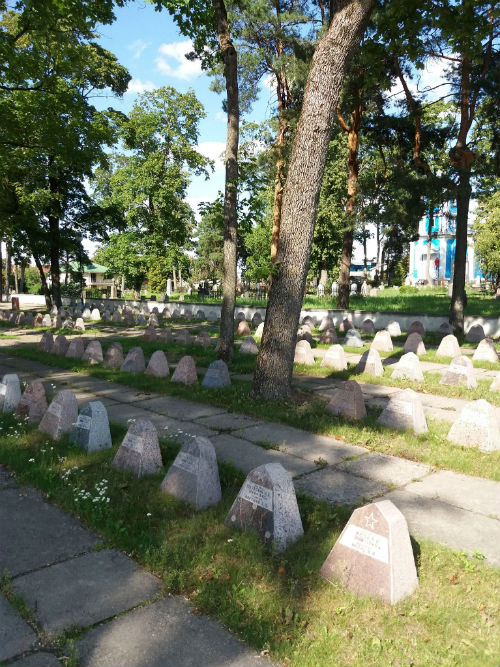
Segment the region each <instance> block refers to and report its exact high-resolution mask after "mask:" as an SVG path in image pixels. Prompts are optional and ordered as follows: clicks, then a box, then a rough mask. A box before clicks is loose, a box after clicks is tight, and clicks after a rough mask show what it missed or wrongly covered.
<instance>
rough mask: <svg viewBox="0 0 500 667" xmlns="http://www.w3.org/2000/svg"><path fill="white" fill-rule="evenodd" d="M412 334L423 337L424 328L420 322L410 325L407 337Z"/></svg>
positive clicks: (416, 321)
mask: <svg viewBox="0 0 500 667" xmlns="http://www.w3.org/2000/svg"><path fill="white" fill-rule="evenodd" d="M412 333H418V334H420V336H421V337H422V338H423V337H424V336H425V327H424V325H423V324H422V322H420V320H415V322H412V323H411V324H410V328H409V329H408V336H409V335H410V334H412Z"/></svg>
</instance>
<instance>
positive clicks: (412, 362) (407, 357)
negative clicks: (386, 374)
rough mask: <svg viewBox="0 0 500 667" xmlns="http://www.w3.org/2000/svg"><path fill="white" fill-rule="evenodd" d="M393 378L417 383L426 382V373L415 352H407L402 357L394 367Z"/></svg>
mask: <svg viewBox="0 0 500 667" xmlns="http://www.w3.org/2000/svg"><path fill="white" fill-rule="evenodd" d="M392 377H393V378H400V379H401V380H413V381H415V382H423V381H424V372H423V370H422V366H421V365H420V360H419V358H418V357H417V355H416V354H415V352H407V353H406V354H403V355H402V356H401V357H400V359H399V360H398V362H397V363H396V364H394V366H393V367H392Z"/></svg>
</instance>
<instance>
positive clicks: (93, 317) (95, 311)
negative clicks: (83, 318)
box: [90, 308, 101, 322]
mask: <svg viewBox="0 0 500 667" xmlns="http://www.w3.org/2000/svg"><path fill="white" fill-rule="evenodd" d="M90 319H91V320H92V321H93V322H98V321H99V320H100V319H101V313H100V312H99V309H98V308H93V309H92V312H91V313H90Z"/></svg>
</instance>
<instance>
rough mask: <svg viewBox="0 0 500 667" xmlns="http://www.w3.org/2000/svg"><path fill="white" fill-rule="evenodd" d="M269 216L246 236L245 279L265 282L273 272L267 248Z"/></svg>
mask: <svg viewBox="0 0 500 667" xmlns="http://www.w3.org/2000/svg"><path fill="white" fill-rule="evenodd" d="M271 228H272V220H271V216H270V215H268V217H267V218H266V219H265V220H263V221H261V222H260V223H258V224H257V225H256V226H255V227H254V228H253V229H252V231H251V232H250V233H249V234H247V237H246V239H245V246H246V250H247V253H248V256H247V262H246V266H247V269H246V272H245V278H248V280H253V281H259V280H267V278H268V277H269V276H270V275H271V273H272V271H273V264H272V263H271V256H270V253H269V248H270V247H271Z"/></svg>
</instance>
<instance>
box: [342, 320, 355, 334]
mask: <svg viewBox="0 0 500 667" xmlns="http://www.w3.org/2000/svg"><path fill="white" fill-rule="evenodd" d="M349 329H354V324H353V323H352V320H350V319H349V318H345V319H344V320H342V323H341V324H340V326H339V331H342V332H343V333H346V332H347V331H349Z"/></svg>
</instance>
